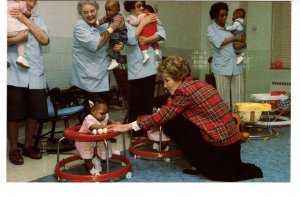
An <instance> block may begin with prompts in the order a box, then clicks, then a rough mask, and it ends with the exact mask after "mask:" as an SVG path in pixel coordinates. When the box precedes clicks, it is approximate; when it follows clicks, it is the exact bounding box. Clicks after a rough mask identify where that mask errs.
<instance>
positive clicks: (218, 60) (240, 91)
mask: <svg viewBox="0 0 300 197" xmlns="http://www.w3.org/2000/svg"><path fill="white" fill-rule="evenodd" d="M232 36H233V35H232V33H231V32H228V31H226V30H225V29H224V28H222V27H220V26H219V25H217V24H216V23H215V22H214V23H213V24H211V25H210V26H209V27H208V30H207V39H208V41H209V42H210V43H211V45H212V57H213V58H212V63H211V66H212V72H213V73H214V75H215V79H216V86H217V89H218V91H219V94H220V95H221V96H222V98H223V99H224V101H225V103H226V104H227V105H228V106H229V108H230V109H231V110H232V111H233V108H234V104H235V103H237V102H243V101H244V78H243V67H242V65H241V64H239V65H237V64H236V54H235V51H234V48H233V44H232V43H229V44H226V45H224V46H222V43H223V41H224V39H225V38H230V37H232Z"/></svg>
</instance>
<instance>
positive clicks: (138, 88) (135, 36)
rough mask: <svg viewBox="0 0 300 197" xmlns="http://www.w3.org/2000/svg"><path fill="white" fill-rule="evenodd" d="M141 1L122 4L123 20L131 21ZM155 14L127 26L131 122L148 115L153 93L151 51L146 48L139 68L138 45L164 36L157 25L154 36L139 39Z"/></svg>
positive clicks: (161, 39)
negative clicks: (126, 13)
mask: <svg viewBox="0 0 300 197" xmlns="http://www.w3.org/2000/svg"><path fill="white" fill-rule="evenodd" d="M144 5H145V1H125V2H124V8H125V10H126V11H127V12H129V15H128V16H127V18H126V20H133V19H134V18H136V17H137V16H138V15H139V14H141V13H142V12H143V10H144ZM156 19H157V16H156V14H152V15H150V16H148V17H145V18H144V19H143V20H142V21H141V23H140V24H139V25H138V26H137V27H134V26H131V25H129V24H127V29H128V41H127V47H126V54H127V65H128V80H129V83H130V97H131V100H130V101H129V117H128V119H129V121H133V120H135V119H136V118H137V117H138V116H139V115H143V114H150V113H152V109H153V104H154V99H153V97H154V90H155V81H156V67H157V65H158V63H159V62H158V61H157V59H156V56H155V52H154V49H153V48H151V47H149V49H148V55H149V57H150V58H149V60H148V61H147V62H146V63H145V64H143V60H144V57H143V54H142V51H141V50H140V48H139V45H138V41H137V40H139V41H140V43H141V44H149V43H152V42H158V41H164V40H165V39H166V34H165V31H164V29H163V27H162V26H161V25H158V26H157V30H158V31H157V33H156V34H154V35H153V36H151V37H147V38H146V37H142V36H140V34H141V32H142V30H143V28H144V26H146V25H147V24H149V23H151V22H153V21H155V20H156ZM142 133H143V132H135V133H133V134H134V136H138V135H142Z"/></svg>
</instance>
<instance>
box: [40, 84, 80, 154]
mask: <svg viewBox="0 0 300 197" xmlns="http://www.w3.org/2000/svg"><path fill="white" fill-rule="evenodd" d="M81 98H82V97H81V93H80V89H79V88H77V87H75V86H72V87H70V88H68V89H64V90H61V89H60V88H57V87H56V88H53V89H51V90H49V91H48V92H47V104H48V118H47V119H43V120H40V124H39V128H38V131H37V134H36V136H35V142H34V148H38V147H39V143H40V139H41V138H45V137H46V136H48V135H49V134H50V136H49V137H48V141H49V142H57V141H58V140H59V139H58V138H55V136H54V135H55V134H57V133H63V130H60V131H56V123H57V121H63V123H64V129H66V128H69V127H70V125H69V120H70V118H73V119H74V118H78V124H81V123H82V120H83V118H84V115H85V109H84V105H83V104H81V103H82V102H81V100H82V99H81ZM46 122H50V123H51V130H50V131H48V132H46V133H43V126H44V123H46ZM72 126H73V125H72ZM72 149H75V147H74V146H73V143H71V142H70V143H69V144H68V145H67V146H66V147H65V148H62V149H61V151H68V150H72ZM56 150H57V149H56V148H52V149H51V148H48V153H56Z"/></svg>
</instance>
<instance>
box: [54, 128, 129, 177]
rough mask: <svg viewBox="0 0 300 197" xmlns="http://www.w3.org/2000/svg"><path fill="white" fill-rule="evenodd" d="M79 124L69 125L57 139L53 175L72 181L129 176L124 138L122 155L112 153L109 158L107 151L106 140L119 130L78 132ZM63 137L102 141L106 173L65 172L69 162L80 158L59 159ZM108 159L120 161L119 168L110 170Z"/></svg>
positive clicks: (76, 156)
mask: <svg viewBox="0 0 300 197" xmlns="http://www.w3.org/2000/svg"><path fill="white" fill-rule="evenodd" d="M80 127H81V125H77V126H74V127H70V128H68V129H66V130H64V133H63V137H62V138H61V139H60V140H59V142H58V145H57V164H56V166H55V169H54V173H55V175H56V176H57V177H58V180H59V181H61V180H69V181H73V182H96V181H106V180H111V179H115V178H118V177H122V176H124V175H125V177H126V178H131V175H132V173H131V163H130V161H129V160H128V159H127V157H126V155H125V149H126V148H125V138H124V135H122V136H123V149H124V156H123V155H117V154H112V157H111V158H109V151H108V143H107V140H109V139H111V138H113V137H116V136H118V135H119V134H120V133H119V132H114V131H112V132H108V133H102V134H95V135H93V134H91V133H80V132H78V131H79V129H80ZM64 139H72V140H77V141H84V142H90V141H93V142H94V141H103V142H104V144H105V149H106V173H102V172H101V174H100V175H79V174H72V173H68V172H66V170H68V168H69V167H68V165H67V164H68V163H71V162H73V161H76V160H80V159H81V158H80V156H79V155H74V156H70V157H68V158H65V159H63V160H61V161H60V160H59V156H60V147H59V146H60V143H61V141H62V140H64ZM110 160H116V161H118V163H121V166H122V167H121V168H119V169H117V170H114V171H111V170H110V165H109V161H110Z"/></svg>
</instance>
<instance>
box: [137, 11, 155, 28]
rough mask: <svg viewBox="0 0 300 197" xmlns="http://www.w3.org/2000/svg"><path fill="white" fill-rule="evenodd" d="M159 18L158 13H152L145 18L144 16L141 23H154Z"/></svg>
mask: <svg viewBox="0 0 300 197" xmlns="http://www.w3.org/2000/svg"><path fill="white" fill-rule="evenodd" d="M156 20H157V14H150V15H148V16H146V17H144V18H142V20H141V23H140V24H142V25H143V26H145V25H147V24H149V23H152V22H154V21H156Z"/></svg>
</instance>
